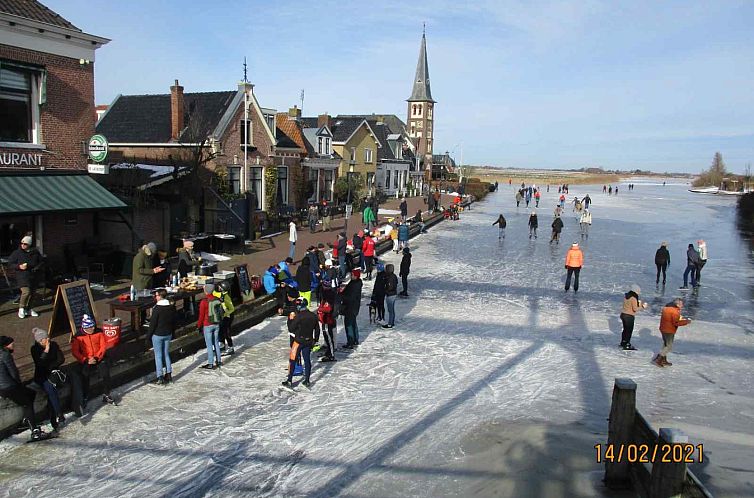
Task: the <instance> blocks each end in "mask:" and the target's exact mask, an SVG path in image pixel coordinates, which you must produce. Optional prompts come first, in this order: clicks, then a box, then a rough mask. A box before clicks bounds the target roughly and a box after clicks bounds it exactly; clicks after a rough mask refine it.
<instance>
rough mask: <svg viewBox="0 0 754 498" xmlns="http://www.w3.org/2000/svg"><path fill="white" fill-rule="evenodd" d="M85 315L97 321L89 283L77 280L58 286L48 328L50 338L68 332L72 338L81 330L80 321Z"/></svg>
mask: <svg viewBox="0 0 754 498" xmlns="http://www.w3.org/2000/svg"><path fill="white" fill-rule="evenodd" d="M85 314H86V315H89V316H90V317H92V318H93V319H94V321H95V322H97V321H98V320H97V314H96V311H95V307H94V298H93V297H92V290H91V289H90V288H89V281H88V280H77V281H76V282H71V283H70V284H63V285H60V286H58V290H57V292H56V293H55V301H54V302H53V305H52V318H51V319H50V326H49V328H48V333H49V334H50V337H54V336H56V335H60V334H63V333H65V332H70V334H71V338H73V336H74V335H76V334H78V332H79V330H80V329H81V320H82V318H83V317H84V315H85Z"/></svg>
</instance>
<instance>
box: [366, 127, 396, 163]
mask: <svg viewBox="0 0 754 498" xmlns="http://www.w3.org/2000/svg"><path fill="white" fill-rule="evenodd" d="M367 122H368V123H369V126H370V127H371V128H372V130H374V134H375V136H376V138H377V140H378V141H379V142H380V143H382V144H383V145H384V147H379V148H378V149H377V160H378V161H383V160H385V159H395V154H393V149H392V148H390V147H389V146H388V143H387V137H388V135H390V134H391V131H390V127H388V126H387V125H386V124H385V123H384V122H377V121H367Z"/></svg>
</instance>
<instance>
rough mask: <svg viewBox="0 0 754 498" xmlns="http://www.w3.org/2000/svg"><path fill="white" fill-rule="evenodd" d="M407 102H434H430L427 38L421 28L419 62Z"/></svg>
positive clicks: (423, 29)
mask: <svg viewBox="0 0 754 498" xmlns="http://www.w3.org/2000/svg"><path fill="white" fill-rule="evenodd" d="M408 101H409V102H435V101H434V100H432V90H431V88H430V86H429V64H428V63H427V36H426V34H425V27H422V44H421V48H420V49H419V61H418V62H417V63H416V76H415V77H414V89H413V91H412V92H411V97H410V98H409V99H408Z"/></svg>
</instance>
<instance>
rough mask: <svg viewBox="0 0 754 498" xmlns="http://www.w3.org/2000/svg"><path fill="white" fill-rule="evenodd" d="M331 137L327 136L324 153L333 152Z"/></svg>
mask: <svg viewBox="0 0 754 498" xmlns="http://www.w3.org/2000/svg"><path fill="white" fill-rule="evenodd" d="M330 142H331V139H330V137H325V152H324V154H327V155H328V156H329V155H330V154H332V149H331V148H330Z"/></svg>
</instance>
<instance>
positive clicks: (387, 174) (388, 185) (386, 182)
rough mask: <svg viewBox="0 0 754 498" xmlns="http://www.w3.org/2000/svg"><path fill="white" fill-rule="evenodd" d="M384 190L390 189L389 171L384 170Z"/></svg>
mask: <svg viewBox="0 0 754 498" xmlns="http://www.w3.org/2000/svg"><path fill="white" fill-rule="evenodd" d="M385 188H390V170H389V169H388V170H385Z"/></svg>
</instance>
